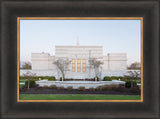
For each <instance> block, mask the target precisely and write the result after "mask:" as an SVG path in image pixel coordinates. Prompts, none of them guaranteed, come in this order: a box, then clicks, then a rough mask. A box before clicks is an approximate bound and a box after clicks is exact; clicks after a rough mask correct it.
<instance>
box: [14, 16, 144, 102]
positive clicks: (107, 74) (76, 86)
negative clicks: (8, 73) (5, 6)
mask: <svg viewBox="0 0 160 119" xmlns="http://www.w3.org/2000/svg"><path fill="white" fill-rule="evenodd" d="M17 27H18V28H17V33H18V37H17V38H18V39H17V43H18V46H19V47H17V51H18V52H17V53H18V54H20V55H18V57H17V59H18V61H17V64H19V65H17V66H18V67H17V69H18V74H19V77H17V79H18V80H17V99H18V102H32V101H33V102H37V101H38V102H41V101H42V102H48V101H49V102H143V18H142V17H18V18H17ZM32 29H33V30H32ZM39 29H41V30H39ZM47 29H48V30H47ZM76 33H79V34H81V36H82V39H80V37H79V36H77V38H76V44H75V45H74V41H75V40H74V38H72V36H75V35H74V34H76ZM115 33H116V34H117V35H116V37H114V35H109V34H115ZM49 36H50V37H49ZM83 36H84V37H83ZM67 37H68V38H67ZM44 38H45V39H44ZM117 38H118V39H117ZM52 39H53V40H52ZM128 39H130V40H128ZM116 42H117V44H118V45H116ZM41 43H42V44H41ZM45 43H46V44H45ZM80 43H81V44H80ZM63 44H66V45H63ZM102 44H103V45H102ZM133 44H134V45H133ZM53 45H55V46H53ZM47 47H50V49H51V50H49V48H47ZM53 47H54V48H53ZM46 48H47V50H46ZM53 49H55V51H52V50H53ZM106 49H108V50H109V51H110V52H111V53H108V54H107V53H105V51H106ZM40 51H42V52H40ZM48 52H50V54H53V55H50V54H49V53H48ZM52 52H54V53H52ZM19 59H20V61H19ZM127 65H128V66H127ZM141 77H142V78H141ZM59 94H60V95H59Z"/></svg>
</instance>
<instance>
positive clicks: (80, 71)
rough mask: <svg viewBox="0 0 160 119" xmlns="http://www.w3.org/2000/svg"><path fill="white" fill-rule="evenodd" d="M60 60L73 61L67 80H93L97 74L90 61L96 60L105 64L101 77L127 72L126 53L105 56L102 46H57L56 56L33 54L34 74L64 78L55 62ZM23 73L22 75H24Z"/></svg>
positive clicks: (101, 68) (121, 74) (120, 74)
mask: <svg viewBox="0 0 160 119" xmlns="http://www.w3.org/2000/svg"><path fill="white" fill-rule="evenodd" d="M59 58H61V59H62V58H68V59H69V60H70V61H71V64H70V65H69V69H70V70H69V71H68V72H67V73H66V78H73V79H84V78H93V77H95V73H94V71H93V69H91V68H90V66H89V62H88V60H89V59H91V58H96V60H100V61H102V62H103V64H102V65H101V66H100V68H99V77H100V78H101V79H102V78H103V77H104V76H123V75H124V74H125V73H126V71H127V55H126V53H109V54H107V55H103V47H102V46H79V45H78V46H55V55H54V56H50V55H49V54H48V53H32V55H31V61H32V70H31V71H32V72H34V73H36V74H37V75H39V76H55V77H56V78H59V77H62V75H61V74H60V73H58V72H57V71H58V70H57V67H56V65H54V64H53V62H54V61H55V60H57V59H59ZM73 66H74V67H75V68H74V67H73ZM22 72H25V70H24V71H21V72H20V74H21V75H22Z"/></svg>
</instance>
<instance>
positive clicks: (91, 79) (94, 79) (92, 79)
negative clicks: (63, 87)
mask: <svg viewBox="0 0 160 119" xmlns="http://www.w3.org/2000/svg"><path fill="white" fill-rule="evenodd" d="M75 80H76V81H82V80H85V81H99V78H98V77H97V80H96V78H90V79H89V78H85V79H72V78H65V79H63V81H75ZM60 81H62V77H60Z"/></svg>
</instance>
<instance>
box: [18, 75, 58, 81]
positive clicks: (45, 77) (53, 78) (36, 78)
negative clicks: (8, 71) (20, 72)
mask: <svg viewBox="0 0 160 119" xmlns="http://www.w3.org/2000/svg"><path fill="white" fill-rule="evenodd" d="M39 78H40V79H41V80H43V79H48V81H55V80H56V78H55V77H54V76H34V77H32V79H33V80H39ZM22 79H26V77H24V76H20V80H22Z"/></svg>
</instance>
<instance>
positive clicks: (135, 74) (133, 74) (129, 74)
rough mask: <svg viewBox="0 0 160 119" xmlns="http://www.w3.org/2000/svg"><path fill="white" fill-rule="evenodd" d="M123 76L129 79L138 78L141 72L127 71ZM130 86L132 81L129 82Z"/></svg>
mask: <svg viewBox="0 0 160 119" xmlns="http://www.w3.org/2000/svg"><path fill="white" fill-rule="evenodd" d="M124 76H125V77H128V79H130V80H138V79H140V78H141V72H140V71H136V70H135V71H128V72H127V74H126V75H124ZM131 87H133V81H132V82H131Z"/></svg>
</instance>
